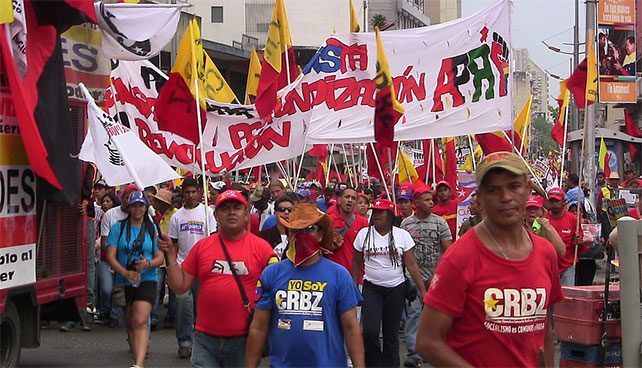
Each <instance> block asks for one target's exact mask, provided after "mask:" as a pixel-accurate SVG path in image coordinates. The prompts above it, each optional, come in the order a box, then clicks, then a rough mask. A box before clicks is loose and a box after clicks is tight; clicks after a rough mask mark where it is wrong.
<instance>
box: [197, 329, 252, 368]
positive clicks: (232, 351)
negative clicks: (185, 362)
mask: <svg viewBox="0 0 642 368" xmlns="http://www.w3.org/2000/svg"><path fill="white" fill-rule="evenodd" d="M246 343H247V335H246V336H238V337H218V336H212V335H208V334H206V333H203V332H200V331H194V336H193V341H192V358H191V361H190V363H191V366H192V367H244V366H245V344H246Z"/></svg>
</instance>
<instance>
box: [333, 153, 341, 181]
mask: <svg viewBox="0 0 642 368" xmlns="http://www.w3.org/2000/svg"><path fill="white" fill-rule="evenodd" d="M333 156H334V154H333ZM332 165H334V171H336V172H337V175H339V179H341V174H339V167H338V166H337V160H336V159H334V160H332Z"/></svg>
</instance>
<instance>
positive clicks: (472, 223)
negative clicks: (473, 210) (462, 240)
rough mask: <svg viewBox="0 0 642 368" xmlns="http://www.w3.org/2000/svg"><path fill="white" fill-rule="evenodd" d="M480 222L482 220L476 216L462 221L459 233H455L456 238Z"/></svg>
mask: <svg viewBox="0 0 642 368" xmlns="http://www.w3.org/2000/svg"><path fill="white" fill-rule="evenodd" d="M480 222H482V219H481V217H479V216H477V215H473V216H471V217H469V218H467V219H466V221H464V223H463V224H461V227H460V228H459V233H457V236H458V237H461V236H462V235H464V233H466V231H468V230H470V229H472V228H473V227H475V226H476V225H477V224H479V223H480Z"/></svg>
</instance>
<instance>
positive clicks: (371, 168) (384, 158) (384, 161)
mask: <svg viewBox="0 0 642 368" xmlns="http://www.w3.org/2000/svg"><path fill="white" fill-rule="evenodd" d="M398 144H399V143H398V142H396V143H395V144H394V145H393V146H392V147H386V146H383V145H381V144H380V143H374V148H375V152H376V154H377V159H379V164H381V170H382V171H383V175H384V178H382V177H381V173H380V172H379V168H378V167H377V160H376V159H375V156H374V155H375V153H374V152H373V151H372V147H371V146H370V144H367V145H366V157H367V159H368V175H369V176H371V177H375V178H379V179H381V180H382V181H384V182H387V180H386V178H388V177H390V169H389V166H390V165H389V162H390V160H389V159H388V158H389V157H394V155H395V152H397V145H398ZM388 148H390V152H391V156H388Z"/></svg>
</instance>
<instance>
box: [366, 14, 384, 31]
mask: <svg viewBox="0 0 642 368" xmlns="http://www.w3.org/2000/svg"><path fill="white" fill-rule="evenodd" d="M387 23H388V19H386V16H385V15H383V14H375V15H373V16H372V18H370V25H371V26H372V28H374V27H379V28H381V27H382V26H383V25H385V24H387Z"/></svg>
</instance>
